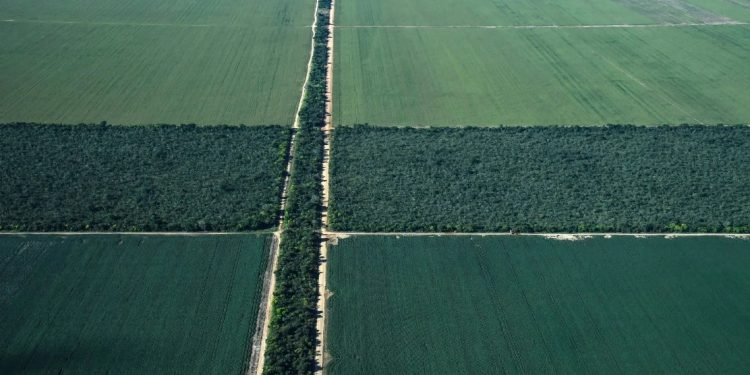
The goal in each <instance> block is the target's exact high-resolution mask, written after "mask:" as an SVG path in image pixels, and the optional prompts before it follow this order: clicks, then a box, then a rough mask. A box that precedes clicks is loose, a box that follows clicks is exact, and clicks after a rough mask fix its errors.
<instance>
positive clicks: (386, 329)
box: [326, 236, 750, 375]
mask: <svg viewBox="0 0 750 375" xmlns="http://www.w3.org/2000/svg"><path fill="white" fill-rule="evenodd" d="M328 259H329V266H328V269H329V277H328V288H329V289H330V291H331V297H330V299H329V300H328V315H327V317H328V320H327V336H326V348H327V349H328V352H329V354H330V356H329V360H330V362H329V364H328V365H327V373H328V374H331V375H336V374H346V375H363V374H404V375H407V374H457V375H458V374H467V375H468V374H472V375H475V374H745V373H748V371H750V358H749V357H748V355H747V353H748V352H750V340H748V337H750V325H748V324H747V314H748V311H749V310H750V300H749V299H748V298H747V295H748V293H750V271H749V270H750V240H742V239H727V238H708V237H693V238H676V239H664V238H663V237H661V238H648V239H639V238H633V237H625V238H621V237H615V238H612V239H605V238H603V237H597V238H593V239H586V240H579V241H560V240H549V239H544V238H542V237H527V236H523V237H521V236H514V237H511V236H501V237H484V238H482V237H442V238H436V237H402V238H397V237H384V236H370V237H354V238H348V239H342V240H339V243H338V245H336V246H333V247H332V248H331V249H330V251H329V254H328Z"/></svg>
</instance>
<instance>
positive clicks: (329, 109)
mask: <svg viewBox="0 0 750 375" xmlns="http://www.w3.org/2000/svg"><path fill="white" fill-rule="evenodd" d="M334 16H335V1H334V0H331V9H330V13H329V25H328V43H327V45H326V48H327V49H328V62H327V64H326V65H327V67H326V119H325V127H324V128H323V136H324V141H323V168H322V178H321V184H322V206H323V209H322V213H321V226H322V227H321V241H320V266H319V273H318V295H319V297H318V311H319V312H320V314H319V315H318V320H317V321H316V323H315V326H316V329H317V331H318V340H317V347H316V348H315V357H316V361H317V363H318V369H317V370H316V371H315V373H316V374H319V375H322V374H324V373H325V365H326V324H325V323H326V304H327V299H328V297H329V295H330V292H329V291H328V286H327V285H328V281H327V280H328V240H329V238H328V237H327V236H326V235H325V233H327V231H328V229H327V228H328V198H329V196H330V183H329V181H330V180H331V175H330V161H331V133H332V131H333V58H334V56H333V55H334V53H333V46H334V44H333V36H334V26H333V25H334Z"/></svg>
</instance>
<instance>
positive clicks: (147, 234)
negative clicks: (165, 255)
mask: <svg viewBox="0 0 750 375" xmlns="http://www.w3.org/2000/svg"><path fill="white" fill-rule="evenodd" d="M269 233H271V232H270V231H257V232H0V236H34V235H57V236H87V235H90V234H96V235H100V234H111V235H126V236H136V235H137V236H236V235H247V234H269Z"/></svg>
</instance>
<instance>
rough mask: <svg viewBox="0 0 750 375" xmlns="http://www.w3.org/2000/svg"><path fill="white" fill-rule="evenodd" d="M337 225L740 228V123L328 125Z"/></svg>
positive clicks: (743, 207) (378, 228)
mask: <svg viewBox="0 0 750 375" xmlns="http://www.w3.org/2000/svg"><path fill="white" fill-rule="evenodd" d="M333 138H334V139H333V148H332V150H333V156H332V160H331V175H332V179H331V200H330V204H329V221H330V223H329V226H330V227H331V228H332V229H333V230H337V231H369V232H401V231H427V232H434V231H440V232H443V231H460V232H474V231H477V232H479V231H490V232H495V231H509V230H511V229H513V230H519V231H522V232H610V231H612V232H681V231H683V232H750V152H748V150H750V127H747V126H678V127H635V126H607V127H603V128H595V127H529V128H526V127H507V128H497V129H485V128H463V129H453V128H431V129H413V128H398V129H396V128H374V127H367V126H357V127H338V128H337V129H336V130H335V132H334V136H333Z"/></svg>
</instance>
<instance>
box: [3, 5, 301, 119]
mask: <svg viewBox="0 0 750 375" xmlns="http://www.w3.org/2000/svg"><path fill="white" fill-rule="evenodd" d="M313 6H314V1H311V0H303V1H291V0H282V1H271V0H254V1H250V2H246V1H245V2H241V1H237V0H213V1H210V2H201V1H193V0H176V1H170V2H159V1H143V0H129V1H125V2H122V1H112V0H108V1H104V2H96V4H92V3H91V2H90V1H82V0H63V1H51V0H49V1H47V0H45V1H17V0H11V1H7V0H6V1H2V6H0V9H1V10H0V20H3V19H4V20H6V21H2V22H0V122H15V121H25V122H45V123H80V122H99V121H102V120H106V121H108V122H111V123H119V124H144V123H172V124H180V123H197V124H209V125H213V124H230V125H236V124H248V125H262V124H284V125H286V124H291V123H292V121H293V117H294V112H295V110H296V106H297V102H298V100H299V95H300V89H301V87H302V82H303V80H304V75H305V71H306V63H307V59H308V55H309V49H310V29H309V27H306V26H305V25H308V26H309V25H310V24H311V23H312V13H313ZM7 20H12V22H8V21H7Z"/></svg>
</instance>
